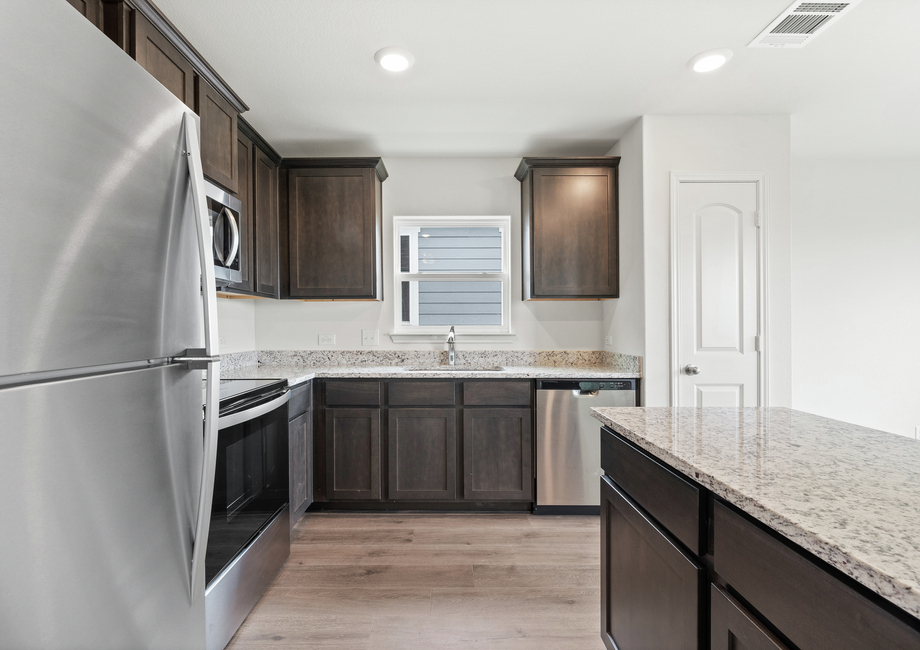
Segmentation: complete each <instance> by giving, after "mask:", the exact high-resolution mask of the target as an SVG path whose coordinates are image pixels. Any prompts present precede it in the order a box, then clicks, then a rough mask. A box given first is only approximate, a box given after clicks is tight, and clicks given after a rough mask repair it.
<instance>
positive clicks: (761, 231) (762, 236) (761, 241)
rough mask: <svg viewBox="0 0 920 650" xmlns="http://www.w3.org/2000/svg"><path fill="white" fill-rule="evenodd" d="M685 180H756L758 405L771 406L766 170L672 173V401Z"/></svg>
mask: <svg viewBox="0 0 920 650" xmlns="http://www.w3.org/2000/svg"><path fill="white" fill-rule="evenodd" d="M682 183H754V184H756V186H757V214H758V216H759V220H758V221H759V224H760V225H759V226H758V227H757V230H758V232H757V273H758V276H759V277H758V278H757V291H758V294H759V295H758V296H757V303H758V304H757V329H758V334H759V335H760V356H759V357H758V360H757V381H758V383H759V386H758V390H757V403H758V405H759V406H769V390H768V382H767V378H768V377H769V372H768V371H769V362H768V359H769V353H768V350H769V342H770V337H769V331H768V323H769V322H770V321H769V318H768V317H767V314H768V312H769V295H770V293H769V291H768V289H769V277H770V276H769V273H768V271H769V268H770V265H769V260H770V256H769V247H768V242H769V239H770V238H769V236H768V233H769V230H768V228H769V224H770V220H769V218H768V216H769V214H768V212H767V202H766V184H767V174H766V172H671V233H670V234H671V253H670V260H669V261H670V265H671V268H670V273H671V286H670V293H671V304H670V311H671V315H670V330H671V331H670V336H671V347H670V359H669V361H670V364H669V365H670V371H671V378H670V382H669V385H670V395H669V398H670V404H671V406H677V395H678V392H677V391H678V384H677V382H678V378H679V375H680V368H679V367H678V359H679V357H680V354H679V352H680V347H679V340H678V332H679V331H680V315H679V312H678V300H679V296H680V278H679V277H678V275H677V269H678V268H679V264H678V262H679V261H680V257H679V256H680V252H679V250H678V240H677V226H678V223H677V221H678V209H679V205H680V186H681V184H682Z"/></svg>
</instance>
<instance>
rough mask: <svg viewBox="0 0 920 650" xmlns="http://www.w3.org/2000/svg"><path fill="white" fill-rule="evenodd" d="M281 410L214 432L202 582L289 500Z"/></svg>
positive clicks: (216, 570)
mask: <svg viewBox="0 0 920 650" xmlns="http://www.w3.org/2000/svg"><path fill="white" fill-rule="evenodd" d="M285 413H286V409H279V410H276V411H273V412H272V413H269V414H267V415H264V416H262V417H260V418H256V419H254V420H250V421H248V422H244V423H242V424H238V425H236V426H233V427H228V428H226V429H221V430H220V431H219V432H218V443H217V466H216V471H215V480H214V500H213V503H212V505H211V531H210V533H209V535H208V550H207V555H206V558H205V582H206V584H210V582H211V581H212V580H213V579H214V578H215V577H217V575H218V574H219V573H220V572H221V571H222V570H223V569H224V568H225V567H226V566H227V565H229V564H230V563H231V562H232V561H233V559H234V558H235V557H236V556H237V555H238V554H239V553H240V552H241V551H242V550H243V549H245V548H246V547H247V546H248V545H249V542H250V541H251V540H252V539H253V538H254V537H255V536H256V535H257V534H258V533H259V532H260V531H261V530H262V529H263V528H264V527H265V526H266V525H267V524H268V523H269V522H270V521H271V520H272V519H273V518H274V516H275V514H276V513H278V512H279V511H280V510H282V509H283V508H286V507H287V503H288V487H289V486H288V454H287V450H288V441H287V418H286V415H285Z"/></svg>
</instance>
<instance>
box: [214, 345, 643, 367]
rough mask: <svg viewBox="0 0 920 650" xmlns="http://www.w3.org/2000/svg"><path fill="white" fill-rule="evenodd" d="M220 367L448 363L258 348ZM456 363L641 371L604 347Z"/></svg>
mask: <svg viewBox="0 0 920 650" xmlns="http://www.w3.org/2000/svg"><path fill="white" fill-rule="evenodd" d="M220 360H221V367H222V369H224V370H232V369H235V368H241V367H245V366H254V365H269V364H271V365H303V366H375V367H376V366H426V365H435V364H444V363H447V352H446V351H445V350H259V351H250V352H235V353H231V354H222V355H221V357H220ZM456 363H457V364H465V365H477V366H479V365H498V366H511V367H520V366H543V367H547V366H549V367H565V366H576V367H603V368H615V369H616V370H618V371H620V372H641V366H642V364H641V359H640V358H639V357H636V356H633V355H629V354H620V353H619V352H606V351H603V350H462V351H457V352H456Z"/></svg>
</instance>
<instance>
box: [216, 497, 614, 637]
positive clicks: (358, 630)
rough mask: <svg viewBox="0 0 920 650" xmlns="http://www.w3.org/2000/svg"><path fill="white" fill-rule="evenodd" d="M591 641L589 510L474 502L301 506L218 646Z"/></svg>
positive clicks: (596, 549) (595, 540)
mask: <svg viewBox="0 0 920 650" xmlns="http://www.w3.org/2000/svg"><path fill="white" fill-rule="evenodd" d="M603 647H604V645H603V643H602V642H601V640H600V518H599V517H547V516H536V517H535V516H533V515H528V514H478V513H477V514H466V513H456V514H454V513H451V514H416V513H382V514H364V513H361V514H339V513H334V514H333V513H316V514H314V513H308V514H307V515H306V517H304V518H303V519H302V520H301V521H300V522H299V523H298V524H297V526H295V528H294V530H293V531H292V546H291V557H290V559H289V560H288V562H287V564H286V565H285V567H284V568H283V569H282V570H281V573H280V574H279V575H278V578H277V579H276V580H275V582H274V583H273V584H272V586H271V588H270V589H269V590H268V592H267V593H266V594H265V597H264V598H262V600H261V601H260V602H259V604H258V605H256V607H255V609H253V611H252V613H251V614H250V615H249V618H247V619H246V621H245V622H244V623H243V625H242V626H241V627H240V629H239V631H238V632H237V634H236V636H235V637H233V640H232V641H231V642H230V645H229V646H228V648H230V649H231V650H249V649H251V648H277V649H279V650H283V649H288V648H290V649H293V648H297V649H307V648H339V649H349V650H351V649H354V650H371V649H372V650H391V649H393V650H397V649H398V650H403V649H412V648H452V649H460V650H462V649H466V648H476V649H478V650H486V649H493V648H494V649H495V650H506V649H514V650H517V649H521V650H523V649H525V648H526V649H527V650H544V649H545V650H550V649H552V650H603Z"/></svg>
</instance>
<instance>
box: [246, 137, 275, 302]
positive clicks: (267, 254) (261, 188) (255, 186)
mask: <svg viewBox="0 0 920 650" xmlns="http://www.w3.org/2000/svg"><path fill="white" fill-rule="evenodd" d="M254 152H255V153H254V156H253V161H252V168H253V175H252V178H253V183H252V213H253V217H252V220H253V229H254V232H255V242H254V245H253V254H254V255H253V257H254V262H253V265H254V269H253V274H254V278H255V283H254V284H255V287H254V291H255V293H256V294H258V295H260V296H267V297H269V298H280V297H281V294H280V291H281V283H280V280H279V274H278V247H279V237H278V165H277V164H276V163H275V161H274V160H272V159H271V157H270V156H269V155H268V154H267V153H265V152H264V151H262V150H261V149H259V148H258V147H255V148H254Z"/></svg>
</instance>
